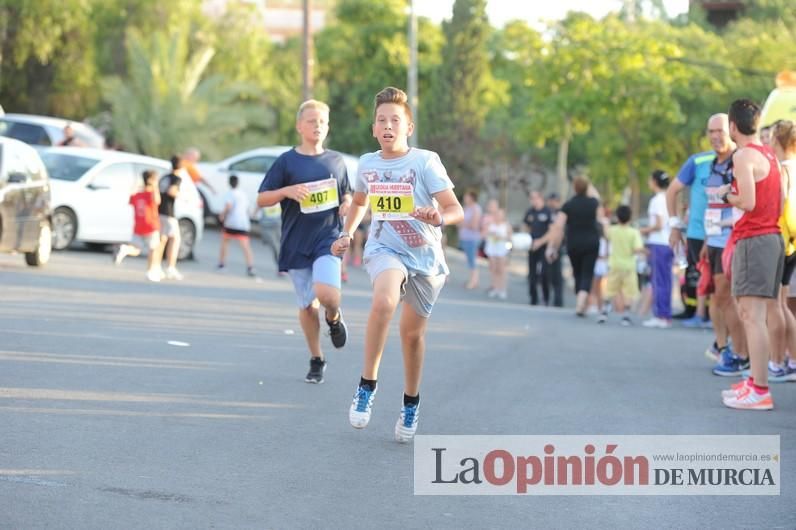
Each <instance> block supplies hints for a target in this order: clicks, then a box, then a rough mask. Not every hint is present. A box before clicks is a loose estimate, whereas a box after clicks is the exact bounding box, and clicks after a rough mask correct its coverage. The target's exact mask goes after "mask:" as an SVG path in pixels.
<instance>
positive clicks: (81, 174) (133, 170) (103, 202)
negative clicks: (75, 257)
mask: <svg viewBox="0 0 796 530" xmlns="http://www.w3.org/2000/svg"><path fill="white" fill-rule="evenodd" d="M39 155H40V156H41V159H42V161H43V162H44V165H45V166H46V167H47V170H48V172H49V173H50V182H51V187H52V209H53V217H52V224H53V227H52V230H53V248H54V249H56V250H61V249H64V248H67V247H68V246H69V245H71V244H72V243H73V242H75V241H81V242H85V243H100V244H108V243H124V242H127V241H130V240H131V238H132V236H133V224H134V221H133V208H132V206H130V203H129V201H130V195H132V194H133V193H136V192H137V191H139V190H141V189H142V188H143V179H142V178H141V174H142V173H143V172H144V171H146V170H148V169H152V170H155V171H157V173H158V174H159V175H165V174H167V173H169V172H170V171H171V164H170V163H169V162H167V161H165V160H159V159H157V158H151V157H148V156H142V155H136V154H132V153H123V152H120V151H107V150H101V149H88V148H81V147H46V148H40V149H39ZM174 208H175V214H176V216H177V219H178V220H179V223H180V234H181V236H182V243H181V245H180V251H179V254H178V256H179V259H186V258H190V257H191V256H192V255H193V250H194V247H195V246H196V244H197V243H198V242H199V241H200V240H201V239H202V234H203V232H204V205H203V204H202V199H201V197H200V195H199V192H198V191H197V189H196V186H194V184H193V182H192V181H191V179H190V178H184V179H182V183H181V184H180V194H179V196H178V197H177V201H176V202H175V204H174Z"/></svg>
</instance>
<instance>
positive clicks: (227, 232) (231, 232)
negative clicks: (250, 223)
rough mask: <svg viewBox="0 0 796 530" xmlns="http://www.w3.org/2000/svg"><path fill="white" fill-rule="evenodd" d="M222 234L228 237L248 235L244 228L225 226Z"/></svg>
mask: <svg viewBox="0 0 796 530" xmlns="http://www.w3.org/2000/svg"><path fill="white" fill-rule="evenodd" d="M224 234H225V235H227V236H230V237H238V238H240V237H248V236H249V232H247V231H246V230H235V229H234V228H227V227H226V226H225V227H224Z"/></svg>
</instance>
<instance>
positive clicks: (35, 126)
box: [0, 114, 105, 149]
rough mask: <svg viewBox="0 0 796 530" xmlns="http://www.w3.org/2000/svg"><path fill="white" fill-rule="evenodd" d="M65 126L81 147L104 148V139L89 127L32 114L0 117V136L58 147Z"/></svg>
mask: <svg viewBox="0 0 796 530" xmlns="http://www.w3.org/2000/svg"><path fill="white" fill-rule="evenodd" d="M67 125H70V126H71V127H72V130H73V131H74V133H75V138H77V139H78V140H79V141H80V145H81V146H82V147H94V148H96V149H102V148H103V147H105V138H104V137H103V136H102V135H101V134H100V133H99V132H97V130H96V129H94V128H93V127H91V126H90V125H86V124H85V123H81V122H79V121H69V120H64V119H62V118H53V117H51V116H36V115H34V114H6V115H3V116H0V136H8V137H10V138H16V139H17V140H20V141H23V142H25V143H26V144H29V145H58V144H59V143H61V141H62V140H63V139H64V127H66V126H67Z"/></svg>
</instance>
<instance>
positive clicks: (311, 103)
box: [296, 99, 329, 121]
mask: <svg viewBox="0 0 796 530" xmlns="http://www.w3.org/2000/svg"><path fill="white" fill-rule="evenodd" d="M307 109H315V110H319V111H321V112H323V113H325V114H326V115H327V116H328V115H329V105H327V104H326V103H324V102H323V101H318V100H317V99H308V100H307V101H305V102H304V103H302V104H301V105H299V108H298V112H297V113H296V121H299V120H301V115H302V114H304V111H305V110H307Z"/></svg>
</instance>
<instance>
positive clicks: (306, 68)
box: [301, 0, 312, 101]
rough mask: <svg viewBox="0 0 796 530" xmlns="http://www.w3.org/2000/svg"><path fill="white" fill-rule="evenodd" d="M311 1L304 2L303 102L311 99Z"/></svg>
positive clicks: (305, 0)
mask: <svg viewBox="0 0 796 530" xmlns="http://www.w3.org/2000/svg"><path fill="white" fill-rule="evenodd" d="M311 4H312V0H304V28H303V41H304V46H303V50H302V54H301V58H302V63H303V68H302V78H303V86H302V96H303V97H304V101H307V100H308V99H310V98H312V31H311V29H312V21H311V20H310V15H311V10H312V5H311Z"/></svg>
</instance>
